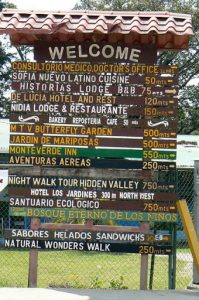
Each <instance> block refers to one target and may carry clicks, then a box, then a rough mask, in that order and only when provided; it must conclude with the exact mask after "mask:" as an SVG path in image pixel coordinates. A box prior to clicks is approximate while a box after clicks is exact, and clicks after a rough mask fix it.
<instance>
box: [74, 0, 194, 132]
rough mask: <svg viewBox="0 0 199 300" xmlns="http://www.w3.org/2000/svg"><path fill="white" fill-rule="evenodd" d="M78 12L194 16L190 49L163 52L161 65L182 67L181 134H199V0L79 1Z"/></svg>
mask: <svg viewBox="0 0 199 300" xmlns="http://www.w3.org/2000/svg"><path fill="white" fill-rule="evenodd" d="M75 9H89V10H114V11H118V10H121V11H131V12H132V11H169V12H175V13H180V14H191V16H192V25H193V31H194V35H193V37H191V39H190V43H189V48H188V49H187V50H184V51H180V52H176V51H163V52H160V53H159V55H158V63H159V64H165V65H178V66H179V88H180V99H179V115H178V119H179V126H178V133H181V134H182V133H183V134H191V133H195V134H196V133H197V132H198V131H199V122H198V120H199V115H198V114H199V113H198V99H199V89H198V87H197V86H196V85H195V84H197V82H196V83H195V81H193V79H198V81H199V17H198V16H199V5H198V0H193V1H190V0H127V1H126V0H101V1H99V0H80V2H79V4H77V5H76V6H75Z"/></svg>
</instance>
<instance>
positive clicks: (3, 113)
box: [0, 1, 30, 118]
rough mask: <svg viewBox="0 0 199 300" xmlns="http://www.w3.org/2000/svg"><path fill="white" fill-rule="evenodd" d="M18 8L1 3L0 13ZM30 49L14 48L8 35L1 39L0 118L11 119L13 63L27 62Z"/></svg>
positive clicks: (24, 47) (23, 47) (10, 4)
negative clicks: (10, 99)
mask: <svg viewBox="0 0 199 300" xmlns="http://www.w3.org/2000/svg"><path fill="white" fill-rule="evenodd" d="M4 8H16V6H15V5H13V4H12V3H9V2H1V1H0V11H2V9H4ZM29 52H30V49H29V48H28V47H26V46H21V47H18V48H16V47H12V46H11V45H10V41H9V40H8V37H7V36H6V35H3V36H1V39H0V99H1V101H0V118H9V111H10V110H9V106H10V105H9V98H10V97H9V94H10V86H11V62H12V61H13V60H15V59H21V60H26V59H27V54H28V53H29Z"/></svg>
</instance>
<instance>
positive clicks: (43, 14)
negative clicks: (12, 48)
mask: <svg viewBox="0 0 199 300" xmlns="http://www.w3.org/2000/svg"><path fill="white" fill-rule="evenodd" d="M2 33H7V34H9V35H10V38H11V41H12V43H13V44H14V45H20V44H27V45H33V44H34V43H35V42H36V41H38V40H42V41H54V42H55V41H62V42H64V41H68V40H75V41H77V42H83V41H85V40H90V41H96V42H100V41H102V40H105V41H108V42H110V43H111V42H113V43H114V42H119V41H120V42H121V41H123V42H125V43H127V44H132V43H141V44H155V45H156V46H157V47H158V48H159V49H179V50H180V49H185V48H187V47H188V42H189V37H190V36H191V35H192V34H193V32H192V25H191V16H190V15H185V14H176V13H170V12H124V11H121V12H119V11H65V12H62V11H57V12H55V11H54V12H49V11H24V10H16V9H4V10H3V11H2V12H1V14H0V34H2Z"/></svg>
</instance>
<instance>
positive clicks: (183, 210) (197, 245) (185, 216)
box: [177, 200, 199, 274]
mask: <svg viewBox="0 0 199 300" xmlns="http://www.w3.org/2000/svg"><path fill="white" fill-rule="evenodd" d="M177 208H178V211H179V213H180V217H181V220H182V225H183V228H184V231H185V233H186V236H187V240H188V244H189V248H190V250H191V253H192V255H193V259H194V262H195V266H196V270H197V272H198V274H199V251H198V249H199V242H198V237H197V234H196V230H195V228H194V225H193V221H192V218H191V215H190V212H189V209H188V206H187V202H186V200H179V201H177Z"/></svg>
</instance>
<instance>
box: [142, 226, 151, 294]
mask: <svg viewBox="0 0 199 300" xmlns="http://www.w3.org/2000/svg"><path fill="white" fill-rule="evenodd" d="M143 226H144V232H145V233H147V232H149V228H150V226H149V223H147V222H144V223H143ZM140 260H141V262H140V264H141V266H140V290H147V279H148V254H141V258H140Z"/></svg>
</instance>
